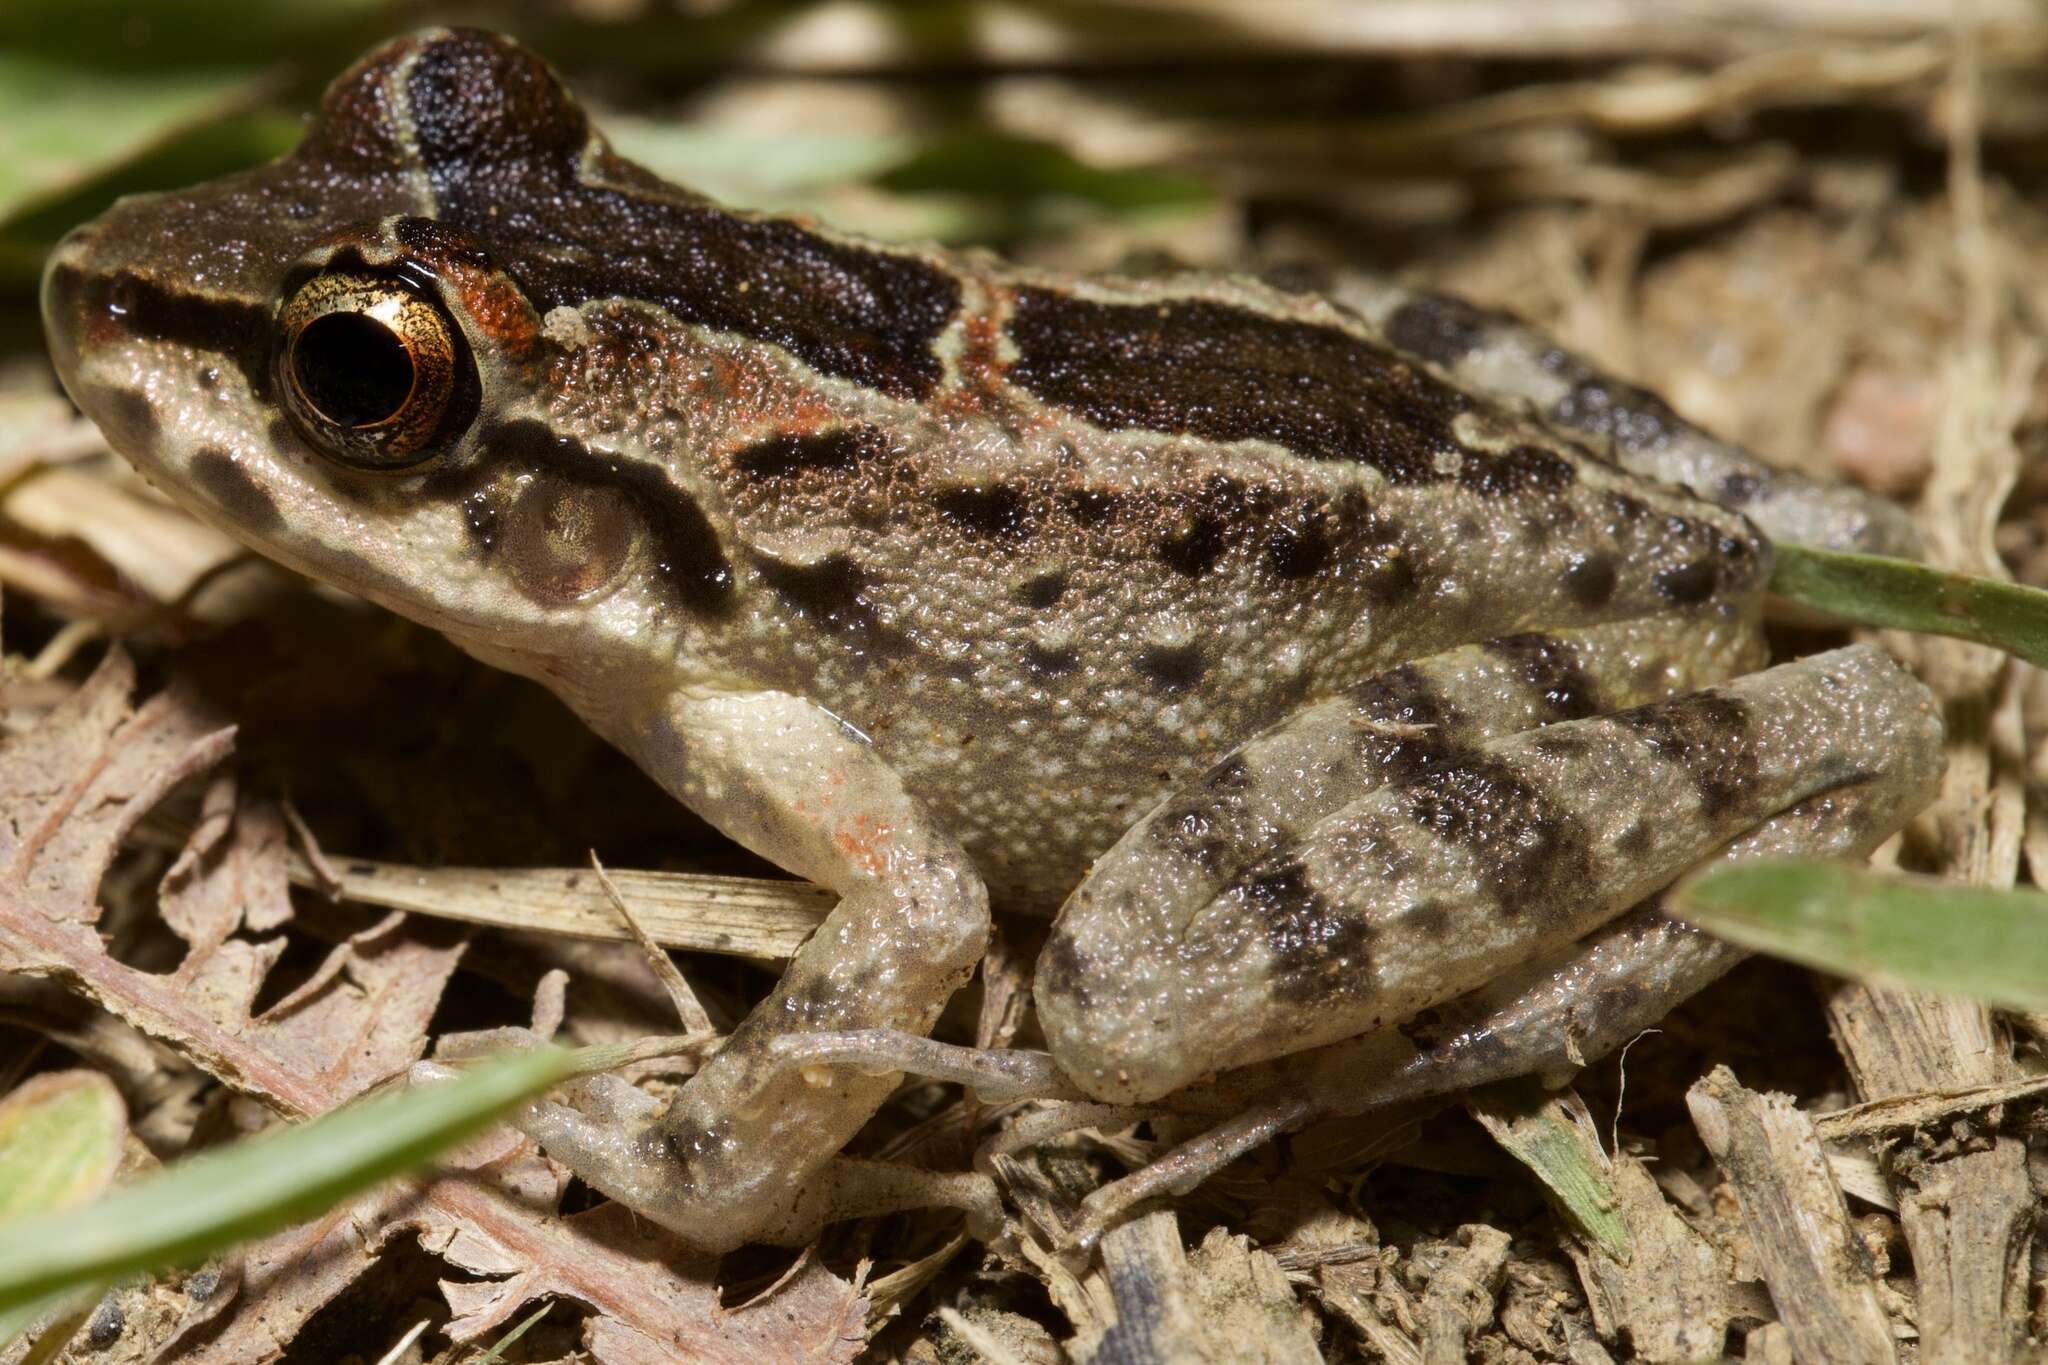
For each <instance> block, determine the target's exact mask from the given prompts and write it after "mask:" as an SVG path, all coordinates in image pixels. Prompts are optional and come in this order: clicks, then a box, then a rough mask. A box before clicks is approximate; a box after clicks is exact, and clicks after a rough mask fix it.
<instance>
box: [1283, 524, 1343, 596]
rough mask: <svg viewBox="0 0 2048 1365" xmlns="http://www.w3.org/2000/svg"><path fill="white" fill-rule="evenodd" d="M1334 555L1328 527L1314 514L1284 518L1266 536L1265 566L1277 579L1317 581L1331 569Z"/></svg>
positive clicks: (1334, 547) (1334, 549)
mask: <svg viewBox="0 0 2048 1365" xmlns="http://www.w3.org/2000/svg"><path fill="white" fill-rule="evenodd" d="M1335 553H1336V546H1335V545H1333V544H1332V543H1331V540H1330V531H1329V527H1327V526H1326V525H1324V523H1323V519H1322V518H1321V517H1319V516H1315V515H1313V514H1303V515H1298V516H1295V517H1292V518H1286V517H1283V518H1282V519H1280V520H1278V521H1275V522H1274V523H1273V526H1272V529H1271V530H1270V531H1268V532H1267V533H1266V567H1267V568H1268V569H1270V570H1271V571H1272V573H1273V576H1274V577H1275V578H1281V579H1285V580H1287V581H1289V582H1294V581H1297V580H1299V579H1303V578H1314V577H1315V576H1316V575H1317V574H1319V573H1322V572H1323V571H1324V570H1325V569H1327V568H1329V567H1330V562H1331V560H1332V558H1334V556H1335Z"/></svg>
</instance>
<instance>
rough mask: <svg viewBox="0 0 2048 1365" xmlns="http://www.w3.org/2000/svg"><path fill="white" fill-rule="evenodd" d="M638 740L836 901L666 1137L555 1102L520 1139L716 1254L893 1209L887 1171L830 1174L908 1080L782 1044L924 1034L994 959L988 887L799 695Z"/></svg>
mask: <svg viewBox="0 0 2048 1365" xmlns="http://www.w3.org/2000/svg"><path fill="white" fill-rule="evenodd" d="M635 738H636V740H637V741H638V742H636V743H635V744H634V746H633V748H634V751H635V752H637V753H640V754H642V755H652V756H654V757H653V758H652V759H650V761H649V767H650V770H651V771H653V772H654V773H655V775H656V776H657V777H659V778H660V779H661V780H662V782H663V785H665V786H667V787H668V788H669V789H670V790H671V791H673V792H674V793H675V794H676V795H677V796H678V797H680V798H681V799H682V800H684V801H685V802H686V803H688V804H689V805H690V806H691V807H693V808H694V809H696V810H697V811H698V812H700V813H701V814H703V815H704V816H705V817H706V818H708V819H710V820H711V821H712V822H713V823H714V824H716V825H717V826H718V827H719V828H720V829H721V830H723V831H724V832H725V833H726V834H728V835H730V836H732V837H733V838H734V839H736V840H737V841H738V842H740V843H741V844H744V845H746V846H747V847H748V848H751V849H753V850H754V851H756V852H758V853H760V854H762V855H763V856H765V857H768V858H771V859H773V860H774V861H775V862H776V863H777V864H779V865H780V866H782V867H784V868H787V869H788V870H789V871H791V872H793V873H795V874H797V875H798V876H802V877H807V878H810V879H811V880H813V881H816V882H820V883H822V884H824V885H826V886H829V887H831V888H832V889H833V890H835V891H837V892H838V893H839V895H840V897H841V899H840V902H839V905H838V907H837V908H836V909H835V910H833V912H832V914H831V915H830V917H828V918H827V919H826V921H825V922H824V924H823V925H821V926H820V927H819V929H818V931H817V933H816V934H814V935H813V936H812V937H811V938H810V939H809V940H808V941H806V942H805V944H804V945H803V947H801V948H800V949H798V950H797V953H796V956H795V957H794V958H792V959H791V960H790V964H789V968H788V970H787V971H785V972H784V973H783V977H782V980H781V981H780V982H778V983H777V984H776V987H775V990H774V991H773V992H772V993H771V994H770V995H769V997H768V998H767V999H766V1000H765V1001H763V1002H762V1003H761V1005H760V1006H759V1007H757V1008H756V1009H755V1010H754V1012H753V1013H752V1014H750V1015H748V1016H747V1018H746V1020H745V1021H744V1022H742V1023H741V1024H740V1026H739V1027H738V1028H737V1029H735V1030H734V1031H733V1033H732V1036H731V1037H730V1038H729V1039H728V1040H727V1041H726V1044H725V1046H724V1047H723V1048H721V1049H720V1050H719V1051H718V1052H717V1053H716V1054H715V1055H713V1056H712V1057H711V1058H710V1059H709V1060H708V1061H707V1062H706V1063H705V1064H704V1066H703V1067H702V1068H701V1069H700V1070H699V1071H698V1072H697V1074H696V1075H694V1076H692V1077H691V1078H690V1080H689V1081H688V1082H687V1083H686V1084H685V1085H684V1086H683V1088H682V1090H681V1091H680V1092H679V1093H678V1094H677V1095H676V1097H675V1100H674V1102H673V1103H672V1104H671V1105H670V1106H669V1110H668V1112H667V1114H666V1115H664V1116H663V1117H662V1118H661V1119H660V1120H659V1121H658V1122H657V1123H655V1124H653V1125H650V1126H648V1127H645V1128H643V1129H641V1130H640V1131H638V1132H621V1131H618V1130H616V1129H615V1128H612V1127H611V1126H609V1125H607V1124H606V1123H604V1122H602V1121H601V1120H594V1119H592V1118H591V1117H589V1116H586V1115H582V1114H578V1113H577V1112H576V1111H574V1110H569V1109H565V1108H563V1107H561V1106H541V1107H538V1108H537V1109H536V1110H535V1111H534V1113H533V1114H532V1115H531V1117H530V1118H529V1119H528V1120H527V1121H526V1122H525V1123H524V1124H523V1125H522V1126H524V1127H526V1129H527V1130H528V1131H529V1132H531V1133H532V1134H533V1136H535V1137H536V1138H538V1139H539V1140H540V1141H541V1142H542V1144H543V1145H544V1146H545V1147H546V1148H547V1150H548V1151H549V1153H550V1154H551V1155H553V1156H554V1157H556V1158H557V1159H558V1160H561V1161H563V1162H564V1163H565V1164H567V1165H568V1166H569V1167H570V1168H571V1169H573V1170H575V1171H576V1173H577V1174H579V1175H581V1176H582V1177H583V1178H584V1179H585V1180H587V1181H588V1182H589V1183H590V1184H591V1185H592V1186H593V1187H595V1188H597V1189H599V1190H602V1191H603V1192H605V1193H606V1194H609V1195H611V1196H612V1197H613V1198H616V1199H619V1200H621V1201H622V1202H624V1203H626V1204H627V1205H628V1206H630V1207H631V1208H633V1209H635V1210H636V1211H638V1212H640V1213H642V1214H644V1215H646V1216H647V1217H650V1218H652V1219H654V1220H655V1221H656V1222H658V1223H660V1224H662V1225H663V1226H664V1227H667V1228H669V1229H670V1230H671V1231H673V1232H675V1233H677V1234H678V1235H680V1236H681V1237H682V1238H683V1239H684V1240H685V1241H687V1242H689V1243H690V1244H691V1245H693V1246H695V1247H698V1248H700V1249H702V1250H705V1251H723V1250H728V1249H730V1248H732V1247H736V1246H739V1245H742V1244H743V1243H746V1242H750V1241H778V1242H788V1241H792V1240H794V1241H801V1240H803V1239H805V1238H806V1237H808V1236H810V1235H813V1234H814V1233H815V1230H816V1228H817V1226H818V1225H819V1224H820V1223H822V1222H825V1221H829V1220H830V1219H832V1218H834V1217H841V1216H846V1215H847V1214H849V1213H857V1212H866V1211H870V1210H872V1209H874V1208H875V1207H877V1203H878V1201H887V1200H888V1199H889V1194H888V1191H886V1190H880V1189H879V1188H878V1186H877V1184H876V1180H875V1172H874V1171H872V1170H867V1169H862V1170H858V1171H853V1170H848V1171H839V1172H837V1175H844V1176H846V1177H847V1178H846V1179H844V1180H839V1179H837V1178H836V1175H835V1168H832V1167H829V1166H828V1165H827V1163H828V1162H830V1161H831V1159H832V1158H833V1157H834V1156H835V1155H836V1154H837V1153H838V1151H839V1149H840V1148H841V1147H842V1146H844V1145H845V1143H846V1141H847V1140H848V1139H849V1138H851V1137H852V1136H853V1135H854V1133H855V1132H856V1131H858V1130H859V1128H860V1126H861V1125H862V1124H863V1123H865V1122H866V1121H867V1119H868V1118H869V1116H871V1115H872V1114H873V1113H874V1111H875V1110H876V1109H877V1108H878V1107H879V1106H880V1105H881V1103H882V1102H883V1101H884V1100H885V1099H887V1098H888V1096H889V1094H890V1092H891V1091H892V1090H893V1089H894V1088H895V1085H896V1082H897V1079H898V1078H897V1076H896V1075H895V1074H894V1073H888V1074H882V1075H875V1074H868V1073H864V1072H862V1071H860V1070H857V1069H848V1068H833V1067H825V1066H818V1065H808V1066H803V1065H800V1066H792V1065H790V1064H789V1063H788V1062H787V1061H785V1060H784V1059H783V1057H781V1056H780V1055H778V1054H777V1051H776V1049H775V1046H774V1044H775V1040H776V1039H777V1038H779V1037H783V1036H785V1035H787V1034H791V1033H798V1032H809V1031H820V1030H847V1029H877V1028H887V1029H900V1030H905V1031H907V1032H911V1033H918V1034H922V1033H925V1032H928V1031H929V1030H930V1029H931V1026H932V1024H933V1023H934V1022H935V1021H936V1020H937V1018H938V1016H939V1011H940V1009H941V1008H942V1007H943V1006H944V1005H945V1003H946V1000H947V999H948V997H950V996H951V995H952V993H953V992H954V991H955V990H956V989H957V988H958V987H960V986H961V985H962V984H964V983H965V982H966V980H967V978H968V977H969V975H970V974H971V973H972V972H973V970H974V966H975V964H976V963H977V962H978V961H979V960H980V957H981V954H982V951H983V949H984V948H985V946H986V944H987V939H988V930H989V915H988V898H987V892H986V891H985V890H984V888H983V886H982V882H981V878H980V875H979V874H978V873H977V872H976V871H975V869H974V867H973V866H972V865H971V864H970V863H969V861H968V859H967V856H966V854H965V853H963V852H962V851H961V849H960V847H959V845H958V844H957V843H956V842H955V841H954V840H953V839H951V838H950V837H948V836H947V835H945V834H944V833H943V832H941V831H939V830H937V829H935V828H933V826H932V822H931V820H930V818H929V816H928V815H927V814H926V813H925V812H924V810H923V809H922V807H921V806H920V805H919V804H918V803H917V802H916V801H915V800H914V799H913V798H911V797H910V796H909V795H908V794H907V793H906V792H905V791H904V790H903V785H902V783H901V782H900V781H899V780H898V778H897V776H896V774H895V773H894V772H893V771H892V770H891V769H890V768H889V767H888V766H887V765H886V764H885V763H883V762H882V760H881V759H880V758H879V757H878V756H877V755H876V754H875V752H874V750H873V749H872V748H871V747H869V745H868V744H867V742H866V741H865V740H864V739H863V738H862V737H861V736H860V735H858V734H857V733H855V732H854V731H852V730H851V729H849V728H848V727H847V726H845V725H844V724H842V723H841V722H840V721H838V720H837V719H835V718H834V717H832V716H831V715H829V714H827V713H826V712H825V711H823V710H821V709H819V708H818V707H816V706H814V705H812V704H811V703H809V702H807V701H804V700H802V699H801V698H798V697H793V696H790V695H788V694H785V693H777V692H757V693H737V694H713V695H708V696H692V697H683V698H679V699H677V700H675V701H674V702H672V703H671V704H670V705H669V706H668V707H667V708H665V710H663V711H662V712H661V713H660V714H658V715H656V716H653V717H651V718H649V720H648V721H647V722H646V723H645V725H644V727H643V733H641V734H639V735H638V736H636V737H635ZM872 1165H873V1163H862V1166H863V1167H868V1166H872ZM917 1194H918V1192H917V1191H910V1190H906V1191H904V1192H903V1197H902V1198H901V1199H898V1200H896V1201H895V1202H897V1203H903V1202H930V1200H931V1198H932V1197H938V1198H942V1199H945V1200H946V1202H960V1203H968V1204H971V1203H972V1202H973V1200H972V1199H971V1198H970V1197H966V1196H963V1195H961V1193H960V1192H954V1197H950V1198H949V1197H947V1195H946V1192H944V1191H929V1190H928V1191H924V1192H923V1194H924V1196H925V1197H924V1199H923V1200H922V1201H920V1200H919V1199H917V1198H915V1197H914V1196H916V1195H917Z"/></svg>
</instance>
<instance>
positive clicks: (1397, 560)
mask: <svg viewBox="0 0 2048 1365" xmlns="http://www.w3.org/2000/svg"><path fill="white" fill-rule="evenodd" d="M1421 587H1422V577H1421V575H1420V574H1418V573H1416V572H1415V561H1414V560H1413V559H1412V558H1411V557H1410V556H1409V554H1408V552H1407V550H1406V548H1405V547H1403V546H1398V545H1397V546H1393V547H1390V548H1389V549H1388V550H1387V551H1386V553H1384V554H1383V555H1381V556H1380V557H1379V558H1377V559H1376V560H1373V561H1371V562H1369V563H1367V564H1364V565H1362V566H1361V567H1360V573H1359V591H1360V592H1361V593H1363V594H1364V596H1365V600H1366V601H1367V602H1368V603H1370V604H1371V605H1373V606H1375V607H1395V606H1399V605H1401V604H1402V603H1403V602H1407V601H1409V600H1410V599H1412V598H1413V597H1414V596H1415V594H1416V593H1417V592H1418V591H1420V590H1421Z"/></svg>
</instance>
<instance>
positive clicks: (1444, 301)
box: [1386, 294, 1512, 365]
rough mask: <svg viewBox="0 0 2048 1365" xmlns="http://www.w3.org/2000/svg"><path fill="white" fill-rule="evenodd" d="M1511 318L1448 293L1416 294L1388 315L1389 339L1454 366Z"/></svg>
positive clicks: (1424, 357)
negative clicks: (1491, 332)
mask: <svg viewBox="0 0 2048 1365" xmlns="http://www.w3.org/2000/svg"><path fill="white" fill-rule="evenodd" d="M1511 321H1512V319H1510V318H1506V317H1503V316H1502V315H1501V314H1498V313H1489V312H1487V311H1486V310H1485V309H1483V308H1480V307H1477V306H1475V305H1473V304H1470V303H1467V302H1466V301H1465V300H1463V299H1460V298H1454V297H1452V296H1451V295H1449V294H1417V295H1416V296H1415V297H1414V298H1412V299H1410V300H1408V302H1406V303H1404V304H1402V305H1401V306H1400V307H1399V308H1396V309H1395V310H1394V311H1393V313H1392V314H1391V315H1390V316H1389V317H1388V318H1387V326H1386V334H1387V340H1388V341H1390V342H1392V343H1393V344H1394V345H1396V346H1399V347H1400V348H1401V349H1402V350H1404V351H1413V352H1414V353H1415V354H1417V355H1419V356H1421V357H1422V358H1423V359H1424V360H1429V361H1433V362H1435V363H1436V364H1438V365H1455V364H1457V363H1458V362H1459V361H1460V360H1463V359H1464V358H1465V357H1466V356H1468V355H1470V354H1471V353H1472V352H1473V351H1474V350H1476V349H1477V348H1478V347H1479V346H1480V344H1481V343H1483V342H1484V341H1485V340H1486V336H1487V333H1488V332H1490V331H1493V330H1494V329H1495V328H1497V327H1499V326H1500V325H1501V324H1502V323H1503V322H1511Z"/></svg>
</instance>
